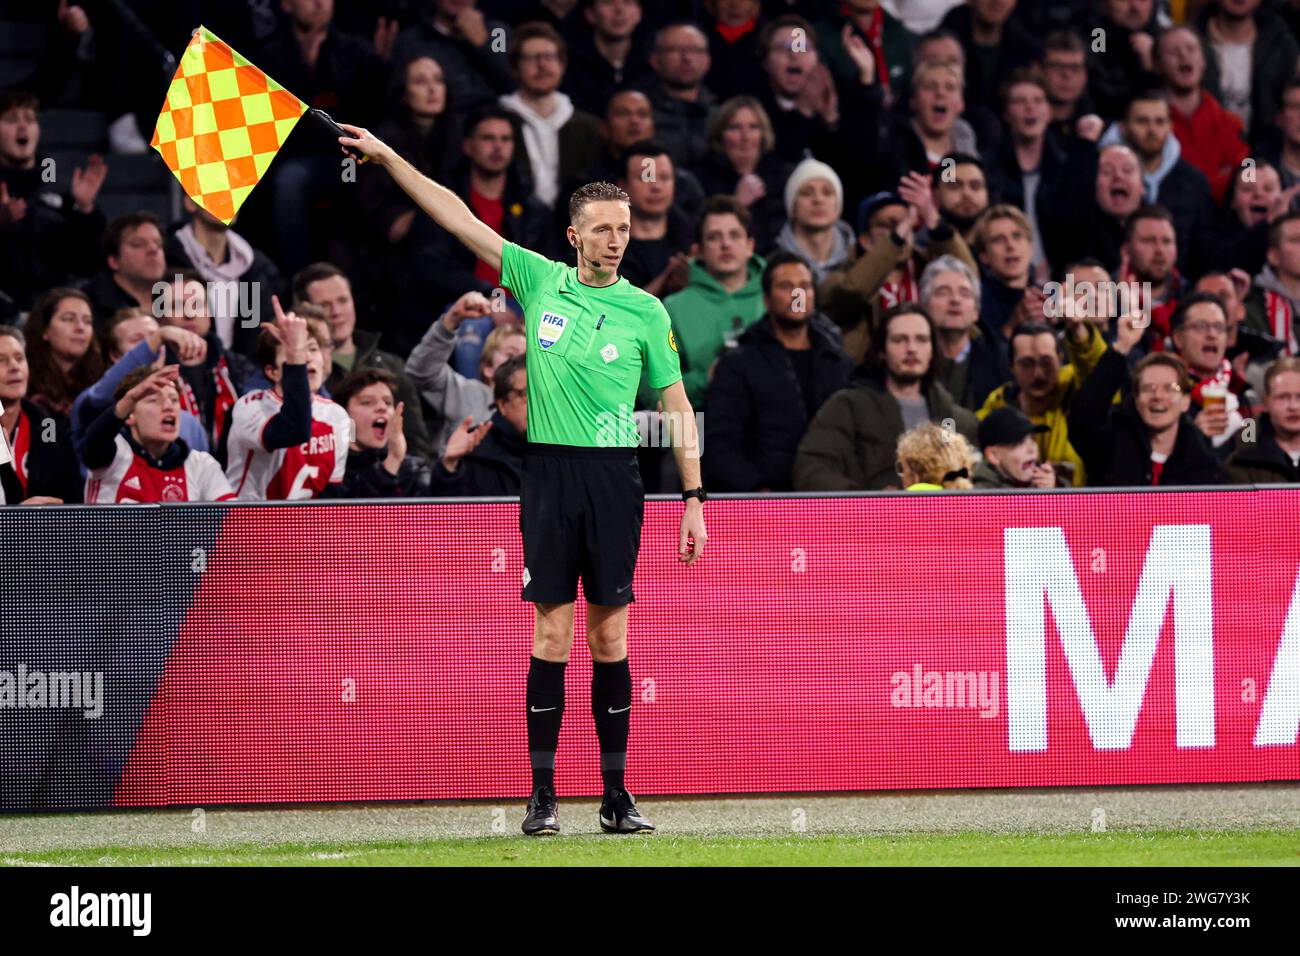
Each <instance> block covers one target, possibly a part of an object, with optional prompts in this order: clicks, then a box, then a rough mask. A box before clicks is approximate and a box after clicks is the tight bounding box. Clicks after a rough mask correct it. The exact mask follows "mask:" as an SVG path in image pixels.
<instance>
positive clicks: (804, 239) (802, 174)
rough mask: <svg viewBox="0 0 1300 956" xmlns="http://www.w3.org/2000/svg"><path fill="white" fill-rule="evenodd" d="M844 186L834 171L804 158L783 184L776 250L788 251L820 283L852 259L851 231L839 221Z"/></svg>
mask: <svg viewBox="0 0 1300 956" xmlns="http://www.w3.org/2000/svg"><path fill="white" fill-rule="evenodd" d="M843 210H844V186H843V184H842V183H841V182H840V177H839V174H838V173H837V172H835V170H833V169H831V167H829V166H827V165H826V164H825V163H823V162H822V161H821V160H817V159H811V158H810V159H805V160H803V161H802V162H801V163H799V165H798V166H796V167H795V168H794V172H792V173H791V174H790V178H789V179H788V180H786V184H785V214H786V221H785V225H784V226H782V227H781V231H780V232H779V233H778V234H777V237H776V248H777V249H778V250H780V251H782V252H792V253H794V254H795V255H797V256H799V258H801V259H803V260H804V261H805V262H807V263H808V265H809V266H810V267H811V268H812V271H813V281H814V282H816V283H820V282H821V281H822V280H823V279H825V278H826V276H827V274H828V273H829V272H830V271H831V270H832V269H835V268H838V267H839V266H842V265H844V264H845V263H847V262H848V261H849V260H851V259H852V258H853V228H852V227H851V226H850V225H849V224H848V223H847V222H845V221H844V220H842V219H841V218H840V213H841V212H843Z"/></svg>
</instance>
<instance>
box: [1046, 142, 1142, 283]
mask: <svg viewBox="0 0 1300 956" xmlns="http://www.w3.org/2000/svg"><path fill="white" fill-rule="evenodd" d="M1142 196H1143V189H1142V166H1141V163H1139V162H1138V158H1137V154H1136V153H1134V152H1133V150H1131V149H1129V148H1128V147H1127V146H1125V145H1123V144H1122V143H1116V144H1115V145H1113V146H1106V147H1103V148H1102V149H1101V150H1099V151H1098V153H1097V179H1096V183H1095V184H1094V189H1093V195H1092V199H1093V202H1091V203H1089V204H1088V206H1087V212H1086V214H1085V215H1084V216H1083V218H1081V219H1080V220H1077V221H1071V220H1069V219H1063V218H1059V217H1057V216H1051V217H1050V218H1049V219H1048V221H1047V223H1045V226H1046V230H1047V231H1046V233H1045V234H1044V236H1043V242H1044V244H1045V246H1046V249H1047V258H1048V261H1049V262H1050V263H1051V264H1052V266H1053V268H1054V270H1055V271H1058V272H1059V271H1061V264H1062V263H1066V262H1077V261H1079V260H1081V259H1094V260H1096V261H1097V262H1100V263H1101V264H1102V266H1104V267H1105V268H1106V270H1107V271H1108V272H1115V271H1117V270H1118V269H1119V267H1120V259H1121V255H1120V250H1121V247H1122V246H1123V245H1124V224H1125V223H1126V222H1127V221H1128V218H1129V216H1131V215H1132V214H1133V213H1134V211H1135V210H1137V208H1138V207H1139V206H1141V205H1142Z"/></svg>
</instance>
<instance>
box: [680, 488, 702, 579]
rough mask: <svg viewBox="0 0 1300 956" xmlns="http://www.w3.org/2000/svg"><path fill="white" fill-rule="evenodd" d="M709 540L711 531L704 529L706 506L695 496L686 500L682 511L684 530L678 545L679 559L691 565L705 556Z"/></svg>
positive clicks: (688, 565)
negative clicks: (705, 546) (705, 547)
mask: <svg viewBox="0 0 1300 956" xmlns="http://www.w3.org/2000/svg"><path fill="white" fill-rule="evenodd" d="M708 540H709V533H708V532H707V531H705V530H704V506H703V505H702V504H700V502H699V501H698V500H696V499H694V498H692V499H691V500H690V501H688V502H686V510H685V511H683V512H682V530H681V535H680V538H679V541H678V547H677V560H679V561H684V562H686V566H687V567H690V566H691V565H692V564H694V563H695V562H696V561H698V560H699V559H700V558H702V557H704V545H705V544H706V543H707V542H708Z"/></svg>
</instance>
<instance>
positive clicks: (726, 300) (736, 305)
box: [651, 256, 763, 409]
mask: <svg viewBox="0 0 1300 956" xmlns="http://www.w3.org/2000/svg"><path fill="white" fill-rule="evenodd" d="M762 276H763V260H762V258H761V257H760V256H751V257H750V260H749V265H748V278H747V279H746V280H745V284H744V285H743V286H741V287H740V288H739V289H737V290H736V291H735V292H728V291H727V290H726V289H724V288H723V287H722V284H721V283H719V282H718V280H717V279H715V278H713V276H711V275H709V274H708V272H706V271H705V270H704V267H703V266H702V265H700V261H699V259H698V258H696V259H692V260H691V277H690V281H689V282H687V284H686V288H684V289H682V290H681V291H680V292H674V293H673V294H672V295H670V296H668V297H667V298H666V299H664V308H665V309H667V310H668V317H669V318H670V319H672V323H673V335H675V336H676V337H677V349H678V354H679V355H680V356H681V362H682V383H683V384H684V385H685V386H686V394H687V396H688V397H689V398H690V400H691V405H692V406H694V407H695V408H697V409H698V408H699V407H700V406H701V405H703V404H704V397H705V395H706V394H708V390H709V366H711V365H712V364H713V360H714V359H716V358H717V357H718V356H719V355H721V354H722V350H723V349H724V348H725V347H726V345H727V340H728V339H730V340H731V341H733V342H734V341H735V340H736V338H737V337H738V336H739V335H740V333H741V332H743V331H745V329H747V328H749V327H750V326H751V325H753V324H754V323H755V322H757V321H758V320H759V318H760V317H761V316H762V315H763V288H762ZM651 407H653V406H651Z"/></svg>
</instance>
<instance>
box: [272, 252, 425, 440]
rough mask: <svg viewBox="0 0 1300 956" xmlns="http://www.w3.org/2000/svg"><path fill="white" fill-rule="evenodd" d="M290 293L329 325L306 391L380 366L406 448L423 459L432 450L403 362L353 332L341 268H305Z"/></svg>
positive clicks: (372, 337) (374, 338) (370, 337)
mask: <svg viewBox="0 0 1300 956" xmlns="http://www.w3.org/2000/svg"><path fill="white" fill-rule="evenodd" d="M293 295H294V299H295V301H299V302H309V303H311V304H312V305H316V306H319V307H320V308H322V309H324V310H325V318H326V321H327V322H328V324H329V331H330V336H329V352H330V362H329V366H328V368H329V371H328V373H327V374H326V376H325V378H324V379H323V381H322V382H319V383H317V385H314V386H313V387H312V391H315V390H316V388H317V386H319V385H321V384H323V385H324V386H325V388H326V389H329V390H330V391H331V392H332V391H333V390H334V388H336V387H337V386H338V385H339V383H340V382H342V381H343V379H344V378H345V377H346V376H347V374H348V373H349V372H352V371H355V370H357V369H360V368H382V369H384V370H386V371H389V372H391V373H393V375H394V377H395V378H396V379H397V396H398V400H399V401H401V402H403V403H405V405H406V414H405V415H404V416H403V424H404V428H403V434H404V435H405V436H406V442H407V445H408V446H409V447H410V450H411V454H413V455H415V456H417V457H421V458H422V457H425V456H427V455H429V454H430V453H431V452H432V450H433V448H432V440H431V438H430V434H429V430H428V428H427V427H426V425H425V422H424V414H423V412H422V410H421V408H420V397H419V392H418V391H417V390H416V387H415V384H414V383H413V382H412V381H411V380H410V379H408V378H407V377H406V374H405V372H404V367H405V364H406V363H405V361H404V360H403V359H402V358H401V357H400V356H398V355H395V354H393V353H392V352H385V351H384V350H383V349H381V348H380V347H379V342H380V336H379V335H377V334H375V333H374V332H367V331H365V330H364V329H359V328H357V310H356V301H355V300H354V299H353V297H352V283H350V282H349V281H348V278H347V276H345V275H344V274H343V272H342V270H340V269H339V268H338V267H337V266H335V265H333V264H331V263H328V262H317V263H315V264H313V265H310V266H308V267H307V268H306V269H304V270H303V271H302V272H300V273H298V274H297V275H296V276H294V277H293ZM263 364H266V363H265V361H264V362H263Z"/></svg>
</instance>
